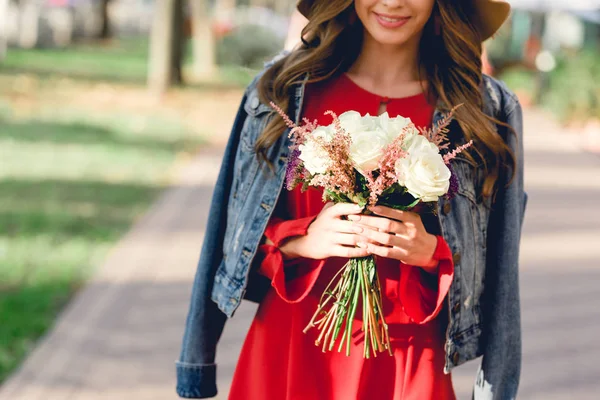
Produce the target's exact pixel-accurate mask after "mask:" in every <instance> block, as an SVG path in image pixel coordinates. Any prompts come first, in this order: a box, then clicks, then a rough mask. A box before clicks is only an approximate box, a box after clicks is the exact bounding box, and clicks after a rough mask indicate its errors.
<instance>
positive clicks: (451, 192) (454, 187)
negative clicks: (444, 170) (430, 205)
mask: <svg viewBox="0 0 600 400" xmlns="http://www.w3.org/2000/svg"><path fill="white" fill-rule="evenodd" d="M447 166H448V169H449V170H450V188H449V189H448V193H446V198H447V199H448V200H451V199H453V198H454V196H456V193H458V187H459V182H458V178H457V177H456V174H455V173H454V169H452V166H451V165H450V164H447Z"/></svg>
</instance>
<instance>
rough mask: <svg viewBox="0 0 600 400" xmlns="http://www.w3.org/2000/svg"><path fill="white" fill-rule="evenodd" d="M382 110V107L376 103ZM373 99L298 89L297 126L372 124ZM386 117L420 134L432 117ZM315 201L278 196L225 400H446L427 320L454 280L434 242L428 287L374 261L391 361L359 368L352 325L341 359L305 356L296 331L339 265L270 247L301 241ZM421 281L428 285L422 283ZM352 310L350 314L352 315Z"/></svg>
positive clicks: (341, 83)
mask: <svg viewBox="0 0 600 400" xmlns="http://www.w3.org/2000/svg"><path fill="white" fill-rule="evenodd" d="M385 100H386V101H387V100H388V99H385ZM381 101H382V99H381V98H380V97H379V96H376V95H374V94H372V93H370V92H367V91H366V90H364V89H362V88H360V87H359V86H357V85H356V84H355V83H354V82H353V81H352V80H350V78H349V77H347V76H346V75H341V76H340V77H337V78H333V79H330V80H328V81H326V82H322V83H317V84H311V85H308V86H307V89H306V95H305V101H304V107H305V108H304V116H305V117H307V118H309V119H310V120H311V121H312V120H313V119H317V120H318V121H319V123H320V124H329V123H330V122H331V117H330V116H323V113H324V112H325V111H326V110H332V111H334V112H336V113H337V114H338V115H339V114H341V113H343V112H344V111H348V110H355V111H358V112H360V113H361V114H363V115H364V114H366V113H370V114H371V115H377V110H378V107H379V104H380V102H381ZM387 111H388V113H389V114H390V116H392V117H393V116H396V115H403V116H405V117H410V118H411V119H412V120H413V122H414V123H415V124H416V125H417V126H429V125H430V124H431V118H432V114H433V108H432V106H431V105H429V104H428V102H427V100H426V98H425V96H424V95H417V96H411V97H407V98H401V99H389V102H388V104H387ZM323 205H324V204H323V201H322V198H321V191H320V190H317V189H309V190H308V191H306V192H304V193H301V192H300V189H299V188H297V189H296V190H294V191H291V192H288V191H285V190H284V191H283V192H282V195H281V197H280V200H279V203H278V205H277V210H276V212H275V215H274V216H273V217H272V219H271V220H270V221H269V224H268V227H267V229H266V232H265V236H266V237H267V238H269V239H270V240H271V241H272V242H273V245H262V246H261V247H260V251H259V254H258V256H257V257H260V259H259V260H258V262H261V264H260V271H259V272H260V273H261V274H263V275H265V276H267V277H268V278H270V279H271V281H272V289H271V290H270V291H269V293H268V294H267V295H266V297H265V298H264V300H263V301H262V303H261V304H260V306H259V308H258V311H257V313H256V316H255V317H254V321H253V323H252V326H251V327H250V331H249V332H248V336H247V337H246V341H245V343H244V346H243V348H242V352H241V355H240V358H239V361H238V364H237V368H236V371H235V375H234V378H233V383H232V386H231V390H230V395H229V399H230V400H354V399H369V400H401V399H403V400H408V399H410V400H434V399H435V400H446V399H455V395H454V391H453V388H452V380H451V376H450V375H445V374H444V372H443V369H444V327H443V324H442V323H441V322H440V321H439V320H438V319H436V316H437V315H438V313H439V312H440V310H441V309H442V308H443V303H444V298H445V297H446V294H447V292H448V289H449V287H450V284H451V282H452V278H453V274H454V265H453V263H452V255H451V252H450V249H449V248H448V245H447V244H446V242H445V241H444V240H443V238H441V237H440V236H438V245H437V248H436V252H435V255H434V258H436V259H437V260H439V267H438V274H437V282H436V279H435V276H431V277H429V276H426V273H424V272H422V270H421V269H420V268H418V267H413V266H409V265H405V264H403V263H400V262H399V261H397V260H392V259H384V258H378V260H377V268H378V273H379V277H380V279H381V285H382V295H383V302H384V305H383V308H384V314H385V318H386V322H387V323H388V325H389V333H390V341H391V346H392V351H393V356H389V355H388V354H387V353H380V354H379V355H378V356H377V357H375V358H373V357H371V358H370V359H364V358H363V339H362V335H361V334H360V326H361V320H360V319H359V318H361V317H360V315H358V313H357V318H356V319H355V321H354V324H353V331H354V332H355V335H354V336H353V337H354V338H355V339H354V341H353V345H352V346H353V347H352V349H351V353H350V356H349V357H347V356H346V355H345V351H342V352H341V353H338V352H337V351H333V352H327V353H323V352H322V351H321V349H320V348H318V347H316V346H315V343H314V342H315V338H316V336H317V334H318V331H317V330H316V329H314V328H313V329H311V330H310V331H308V333H306V334H304V333H303V332H302V331H303V329H304V327H305V326H306V325H307V324H308V322H309V321H310V319H311V317H312V315H313V313H314V312H315V310H316V307H317V304H318V301H319V298H320V296H321V294H322V293H323V290H324V289H325V287H326V286H327V284H328V283H329V281H330V279H331V278H332V277H333V275H334V274H335V273H336V272H337V271H338V270H339V268H340V267H342V266H343V265H344V264H345V262H346V261H347V260H346V259H341V258H329V259H326V260H312V259H303V258H300V259H295V260H289V261H285V262H284V260H283V258H282V255H281V253H280V252H279V250H278V247H277V246H278V245H279V244H280V243H281V242H282V241H283V240H284V239H286V238H290V237H292V236H297V235H304V234H306V230H307V228H308V225H309V224H310V223H311V222H312V220H313V219H314V218H315V216H316V215H317V214H318V213H319V212H320V211H321V209H322V207H323ZM428 278H429V279H428ZM359 309H360V307H359Z"/></svg>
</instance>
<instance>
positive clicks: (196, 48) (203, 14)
mask: <svg viewBox="0 0 600 400" xmlns="http://www.w3.org/2000/svg"><path fill="white" fill-rule="evenodd" d="M209 4H210V2H209V1H207V0H190V10H191V14H192V35H193V39H192V46H193V52H194V67H193V68H194V75H195V76H196V77H197V78H205V77H210V76H211V75H213V73H214V71H215V64H216V60H215V38H214V35H213V32H212V29H211V22H210V17H209Z"/></svg>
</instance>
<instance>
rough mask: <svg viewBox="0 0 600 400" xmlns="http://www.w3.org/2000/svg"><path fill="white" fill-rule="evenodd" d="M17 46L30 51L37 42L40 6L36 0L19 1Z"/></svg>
mask: <svg viewBox="0 0 600 400" xmlns="http://www.w3.org/2000/svg"><path fill="white" fill-rule="evenodd" d="M17 3H18V7H19V22H18V26H19V28H18V35H19V46H21V47H23V48H26V49H31V48H33V47H35V45H36V44H37V41H38V34H39V28H40V26H39V25H40V24H39V23H40V12H41V6H40V4H39V3H38V2H37V1H36V0H19V1H18V2H17Z"/></svg>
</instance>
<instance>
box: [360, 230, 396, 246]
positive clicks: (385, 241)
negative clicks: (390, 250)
mask: <svg viewBox="0 0 600 400" xmlns="http://www.w3.org/2000/svg"><path fill="white" fill-rule="evenodd" d="M360 235H361V236H362V237H364V238H365V242H369V241H370V242H375V243H376V244H378V245H383V246H390V247H391V246H395V245H396V244H397V240H398V237H397V236H396V235H390V234H389V233H387V232H379V231H376V230H374V229H365V230H364V231H363V232H362V233H361V234H360Z"/></svg>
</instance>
